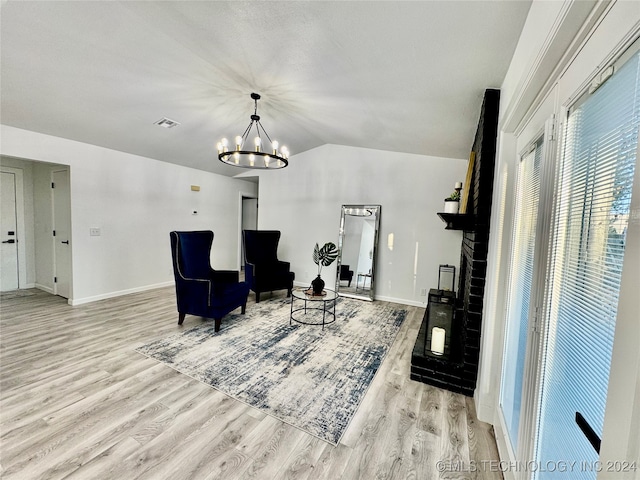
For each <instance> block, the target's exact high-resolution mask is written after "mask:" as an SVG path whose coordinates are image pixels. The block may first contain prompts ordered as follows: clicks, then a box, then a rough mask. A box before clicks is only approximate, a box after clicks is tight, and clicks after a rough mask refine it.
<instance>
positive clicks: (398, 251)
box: [258, 112, 480, 305]
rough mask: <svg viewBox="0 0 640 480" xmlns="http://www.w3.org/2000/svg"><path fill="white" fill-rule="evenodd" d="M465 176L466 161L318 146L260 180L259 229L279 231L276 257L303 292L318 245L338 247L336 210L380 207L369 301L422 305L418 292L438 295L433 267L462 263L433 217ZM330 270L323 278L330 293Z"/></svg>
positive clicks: (449, 234)
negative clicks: (390, 238)
mask: <svg viewBox="0 0 640 480" xmlns="http://www.w3.org/2000/svg"><path fill="white" fill-rule="evenodd" d="M479 114H480V112H478V115H479ZM470 142H471V140H470ZM466 170H467V160H466V159H465V160H461V159H451V158H437V157H428V156H423V155H410V154H402V153H394V152H386V151H379V150H371V149H365V148H354V147H345V146H339V145H324V146H321V147H318V148H316V149H313V150H310V151H307V152H304V153H301V154H298V155H295V156H293V157H292V158H291V159H290V162H289V167H287V168H286V169H284V170H280V171H270V172H261V173H260V215H259V218H258V225H259V228H262V229H276V230H281V231H282V238H281V240H280V249H279V257H280V258H281V259H283V260H287V261H289V262H291V267H292V270H293V271H295V273H296V283H298V284H299V285H308V284H309V283H310V282H311V280H313V277H314V272H315V269H316V265H315V264H314V263H313V260H312V253H313V247H314V245H315V244H316V242H318V243H319V244H320V245H323V244H324V243H325V242H328V241H332V242H334V243H336V245H337V243H338V229H339V227H340V211H341V210H340V209H341V206H342V205H343V204H373V205H381V206H382V209H381V216H380V237H379V239H380V241H379V245H378V260H377V267H376V268H377V279H376V286H375V298H377V299H381V300H389V301H397V302H401V303H407V304H414V305H423V304H424V303H425V302H426V297H425V296H421V295H420V293H421V292H420V290H421V289H429V288H435V287H437V284H438V265H440V264H450V265H456V266H457V265H459V263H460V242H461V239H462V235H461V233H460V232H458V231H449V230H445V229H444V227H445V224H444V223H443V222H442V221H441V220H440V219H439V218H438V216H437V215H436V212H441V211H442V210H443V208H444V206H443V204H444V198H445V197H447V196H449V195H450V194H451V192H452V191H453V187H454V184H455V182H458V181H463V180H464V177H465V175H466ZM391 233H393V234H394V245H393V250H390V249H389V248H388V245H387V238H388V235H389V234H391ZM336 263H337V262H336ZM336 263H334V264H333V265H331V266H329V267H325V268H323V270H322V277H323V279H324V280H325V282H327V284H328V285H333V284H334V282H335V276H336ZM354 266H355V265H352V267H354ZM352 269H353V268H352Z"/></svg>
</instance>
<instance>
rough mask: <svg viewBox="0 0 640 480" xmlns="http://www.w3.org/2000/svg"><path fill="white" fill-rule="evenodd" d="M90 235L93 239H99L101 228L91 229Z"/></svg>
mask: <svg viewBox="0 0 640 480" xmlns="http://www.w3.org/2000/svg"><path fill="white" fill-rule="evenodd" d="M89 235H90V236H92V237H99V236H100V229H99V228H90V229H89Z"/></svg>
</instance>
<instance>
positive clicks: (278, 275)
mask: <svg viewBox="0 0 640 480" xmlns="http://www.w3.org/2000/svg"><path fill="white" fill-rule="evenodd" d="M242 234H243V239H244V261H245V266H244V268H245V280H246V281H247V283H248V284H249V288H250V289H251V290H253V291H254V292H255V294H256V303H258V302H259V301H260V293H261V292H273V291H274V290H284V289H285V288H286V289H287V297H288V296H290V295H291V289H292V288H293V280H294V278H295V274H294V273H293V272H292V271H291V270H290V268H291V266H290V264H289V262H283V261H280V260H278V242H279V241H280V232H279V231H278V230H243V231H242Z"/></svg>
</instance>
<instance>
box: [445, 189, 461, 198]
mask: <svg viewBox="0 0 640 480" xmlns="http://www.w3.org/2000/svg"><path fill="white" fill-rule="evenodd" d="M445 200H453V201H460V190H457V189H456V191H455V192H453V193H452V194H451V195H449V197H448V198H445Z"/></svg>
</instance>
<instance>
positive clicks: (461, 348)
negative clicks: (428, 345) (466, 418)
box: [411, 89, 500, 396]
mask: <svg viewBox="0 0 640 480" xmlns="http://www.w3.org/2000/svg"><path fill="white" fill-rule="evenodd" d="M499 104H500V91H499V90H494V89H488V90H486V91H485V93H484V100H483V103H482V110H481V113H480V121H479V123H478V129H477V131H476V136H475V140H474V143H473V148H472V151H473V152H475V162H474V168H473V176H472V181H471V188H470V191H469V203H468V207H467V217H465V222H464V230H463V238H462V247H461V253H460V275H459V281H458V289H457V292H456V293H457V294H456V299H455V308H454V316H453V321H452V330H451V334H450V344H449V348H448V355H442V356H437V355H430V354H429V353H428V352H427V353H425V348H424V347H425V341H428V340H429V339H428V338H427V336H428V333H429V332H427V321H428V319H427V314H428V309H427V311H425V318H424V319H423V322H422V326H421V328H420V332H419V333H418V338H417V340H416V344H415V347H414V349H413V353H412V355H411V379H412V380H417V381H419V382H424V383H427V384H430V385H434V386H436V387H440V388H444V389H447V390H450V391H452V392H456V393H462V394H464V395H467V396H473V392H474V390H475V388H476V379H477V375H478V361H479V358H480V332H481V326H482V309H483V305H484V288H485V278H486V273H487V250H488V245H489V221H490V218H491V198H492V194H493V176H494V175H493V174H494V166H495V156H496V137H497V132H498V110H499ZM433 214H434V215H435V214H436V213H435V212H434V213H433Z"/></svg>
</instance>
